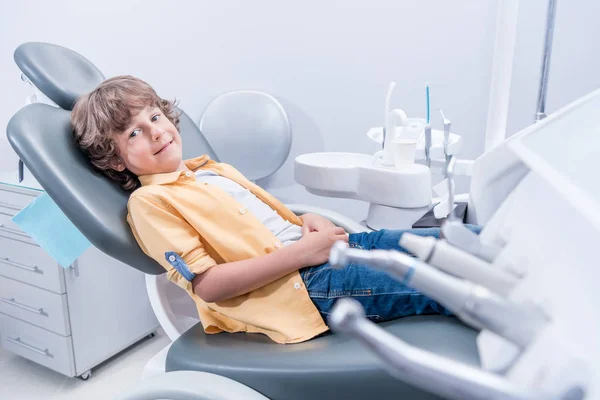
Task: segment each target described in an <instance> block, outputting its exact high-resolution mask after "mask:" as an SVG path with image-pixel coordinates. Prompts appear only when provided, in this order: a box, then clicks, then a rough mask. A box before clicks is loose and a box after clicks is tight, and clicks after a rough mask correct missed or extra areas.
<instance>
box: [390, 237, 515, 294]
mask: <svg viewBox="0 0 600 400" xmlns="http://www.w3.org/2000/svg"><path fill="white" fill-rule="evenodd" d="M400 246H402V247H403V248H405V249H407V250H409V251H410V252H411V253H413V254H415V255H416V256H417V257H418V258H419V259H420V260H422V261H424V262H427V263H428V264H431V265H432V266H434V267H436V268H439V269H440V270H442V271H445V272H447V273H449V274H451V275H454V276H458V277H460V278H464V279H468V280H470V281H472V282H474V283H477V284H479V285H482V286H484V287H486V288H487V289H489V290H491V291H492V292H494V293H497V294H499V295H501V296H507V295H508V294H509V293H510V291H511V290H512V289H513V288H514V287H515V285H516V284H517V283H518V281H519V280H518V277H516V276H514V275H512V274H510V273H508V272H506V271H504V270H501V269H498V268H496V267H494V266H493V265H491V264H489V263H487V262H485V261H483V260H481V259H480V258H478V257H476V256H474V255H472V254H470V253H467V252H466V251H463V250H462V249H459V248H456V247H454V246H452V245H451V244H449V243H448V242H447V241H446V240H437V239H435V238H434V237H431V236H427V237H423V236H419V235H414V234H411V233H409V232H406V233H404V234H403V235H402V238H401V239H400Z"/></svg>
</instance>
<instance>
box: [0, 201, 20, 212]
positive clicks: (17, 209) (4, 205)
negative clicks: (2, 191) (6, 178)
mask: <svg viewBox="0 0 600 400" xmlns="http://www.w3.org/2000/svg"><path fill="white" fill-rule="evenodd" d="M0 207H4V208H10V209H11V210H15V211H21V208H20V207H17V206H13V205H12V204H8V203H4V202H2V201H0Z"/></svg>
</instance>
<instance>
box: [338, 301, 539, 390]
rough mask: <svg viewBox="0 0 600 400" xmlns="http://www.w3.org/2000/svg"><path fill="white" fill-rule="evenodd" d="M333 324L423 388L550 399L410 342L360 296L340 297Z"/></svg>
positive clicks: (394, 372) (394, 371) (390, 368)
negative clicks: (368, 311) (376, 317)
mask: <svg viewBox="0 0 600 400" xmlns="http://www.w3.org/2000/svg"><path fill="white" fill-rule="evenodd" d="M328 322H329V326H330V327H331V328H332V329H333V330H335V331H340V332H344V333H347V334H350V335H351V336H353V337H354V338H356V339H358V340H359V341H360V342H362V343H363V344H364V345H366V346H367V347H369V348H370V349H371V350H372V351H373V352H374V353H375V354H376V355H377V356H378V357H379V358H381V359H382V360H384V361H385V366H386V367H387V369H388V371H389V372H390V373H391V374H392V375H393V376H394V377H396V378H398V379H401V380H403V381H405V382H407V383H409V384H412V385H415V386H417V387H419V388H421V389H423V390H426V391H429V392H432V393H435V394H438V395H441V396H443V397H445V398H454V399H460V400H464V399H481V400H483V399H486V400H488V399H503V400H506V399H508V400H511V399H512V400H525V399H529V400H532V399H546V398H547V399H549V398H551V397H549V396H543V395H541V394H539V393H534V392H532V391H529V390H527V389H523V388H520V387H517V386H516V385H515V384H514V383H512V382H510V381H509V380H507V379H506V378H503V377H500V376H497V375H494V374H492V373H489V372H485V371H482V370H481V369H479V368H474V367H471V366H468V365H465V364H462V363H459V362H456V361H453V360H450V359H448V358H446V357H441V356H438V355H437V354H433V353H430V352H428V351H424V350H421V349H418V348H416V347H413V346H410V345H408V344H407V343H405V342H404V341H402V340H401V339H399V338H397V337H395V336H393V335H392V334H390V333H388V332H386V331H385V330H383V329H381V328H379V327H378V326H377V325H375V323H373V322H370V321H369V320H367V319H366V318H365V315H364V311H363V309H362V307H361V305H360V303H358V302H357V301H356V300H353V299H350V298H346V299H340V300H338V302H337V303H336V304H335V306H334V308H333V312H332V314H331V317H330V318H329V321H328Z"/></svg>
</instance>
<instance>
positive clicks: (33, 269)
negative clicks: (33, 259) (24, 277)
mask: <svg viewBox="0 0 600 400" xmlns="http://www.w3.org/2000/svg"><path fill="white" fill-rule="evenodd" d="M0 263H4V264H8V265H11V266H13V267H17V268H21V269H24V270H26V271H29V272H35V273H36V274H43V273H44V271H42V270H41V269H39V268H38V266H37V265H34V266H33V267H30V266H29V265H25V264H21V263H18V262H15V261H11V260H10V259H9V258H8V257H4V258H1V257H0Z"/></svg>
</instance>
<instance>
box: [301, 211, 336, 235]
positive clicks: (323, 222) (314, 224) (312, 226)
mask: <svg viewBox="0 0 600 400" xmlns="http://www.w3.org/2000/svg"><path fill="white" fill-rule="evenodd" d="M300 219H301V220H302V236H306V234H307V233H309V232H323V231H324V230H326V229H332V228H335V227H336V226H335V225H334V224H333V223H332V222H331V221H330V220H328V219H327V218H323V217H321V216H320V215H317V214H313V213H306V214H304V215H302V216H301V217H300Z"/></svg>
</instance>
